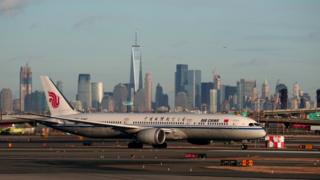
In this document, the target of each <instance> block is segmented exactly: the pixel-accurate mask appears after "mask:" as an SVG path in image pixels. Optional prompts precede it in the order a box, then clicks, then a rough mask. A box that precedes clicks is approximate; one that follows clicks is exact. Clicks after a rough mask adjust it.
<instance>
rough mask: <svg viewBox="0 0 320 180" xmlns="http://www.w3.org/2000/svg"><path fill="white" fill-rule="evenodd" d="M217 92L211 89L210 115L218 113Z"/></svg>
mask: <svg viewBox="0 0 320 180" xmlns="http://www.w3.org/2000/svg"><path fill="white" fill-rule="evenodd" d="M217 103H218V100H217V90H216V89H211V90H210V108H209V109H210V113H216V112H217Z"/></svg>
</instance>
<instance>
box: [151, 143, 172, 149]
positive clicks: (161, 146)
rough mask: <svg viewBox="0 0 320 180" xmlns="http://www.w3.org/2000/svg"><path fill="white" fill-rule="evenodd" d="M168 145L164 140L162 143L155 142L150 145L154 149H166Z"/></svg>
mask: <svg viewBox="0 0 320 180" xmlns="http://www.w3.org/2000/svg"><path fill="white" fill-rule="evenodd" d="M167 146H168V144H167V143H166V142H165V143H162V144H155V145H152V147H153V148H155V149H166V148H167Z"/></svg>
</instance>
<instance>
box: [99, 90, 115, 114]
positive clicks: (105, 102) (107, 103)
mask: <svg viewBox="0 0 320 180" xmlns="http://www.w3.org/2000/svg"><path fill="white" fill-rule="evenodd" d="M101 106H102V110H103V111H106V112H114V106H115V104H114V99H113V93H112V92H104V95H103V99H102V102H101Z"/></svg>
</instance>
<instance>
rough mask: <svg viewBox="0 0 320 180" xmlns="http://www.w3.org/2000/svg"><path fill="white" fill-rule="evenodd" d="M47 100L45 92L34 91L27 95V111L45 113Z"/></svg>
mask: <svg viewBox="0 0 320 180" xmlns="http://www.w3.org/2000/svg"><path fill="white" fill-rule="evenodd" d="M46 107H47V101H46V97H45V94H44V92H42V91H34V92H32V93H31V94H28V95H26V98H25V111H26V112H32V113H36V114H43V113H45V111H46Z"/></svg>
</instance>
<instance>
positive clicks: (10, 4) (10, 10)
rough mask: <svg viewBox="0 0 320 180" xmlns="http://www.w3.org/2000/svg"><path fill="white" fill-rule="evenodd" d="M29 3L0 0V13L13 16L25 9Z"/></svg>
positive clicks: (27, 0)
mask: <svg viewBox="0 0 320 180" xmlns="http://www.w3.org/2000/svg"><path fill="white" fill-rule="evenodd" d="M29 1H30V0H0V13H1V14H5V15H15V14H17V13H18V12H19V11H20V10H21V9H22V8H23V7H25V6H26V5H27V3H28V2H29Z"/></svg>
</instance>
